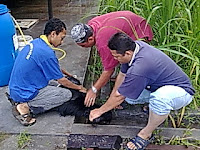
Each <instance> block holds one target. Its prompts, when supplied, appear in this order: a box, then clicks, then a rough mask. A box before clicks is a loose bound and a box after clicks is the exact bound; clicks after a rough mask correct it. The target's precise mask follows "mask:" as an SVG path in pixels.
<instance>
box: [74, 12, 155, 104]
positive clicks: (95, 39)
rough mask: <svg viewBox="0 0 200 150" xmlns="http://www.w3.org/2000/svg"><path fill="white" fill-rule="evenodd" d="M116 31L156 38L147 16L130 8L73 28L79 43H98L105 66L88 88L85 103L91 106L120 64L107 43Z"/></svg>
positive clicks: (88, 45) (145, 37) (86, 44)
mask: <svg viewBox="0 0 200 150" xmlns="http://www.w3.org/2000/svg"><path fill="white" fill-rule="evenodd" d="M117 32H122V33H125V34H126V35H128V36H130V37H131V38H132V39H133V40H138V39H145V41H151V40H152V38H153V33H152V30H151V27H150V26H149V25H148V24H147V22H146V20H145V19H144V18H142V17H140V16H138V15H136V14H134V13H132V12H131V11H117V12H111V13H107V14H104V15H101V16H97V17H94V18H93V19H91V20H90V21H89V22H88V23H87V24H81V23H80V24H76V25H75V26H74V27H73V28H72V30H71V37H72V39H73V40H74V41H75V42H76V43H77V44H78V45H79V46H82V47H92V46H94V45H95V46H96V48H97V50H98V53H99V55H100V57H101V61H102V64H103V67H104V70H103V72H102V74H101V76H100V78H99V79H98V80H97V81H96V83H95V84H94V85H93V86H92V88H91V89H89V90H88V92H87V95H86V98H85V105H86V106H88V107H89V106H91V105H93V104H94V103H95V99H96V93H97V91H98V90H100V89H101V87H103V86H104V85H105V84H106V83H107V82H108V81H109V79H110V77H111V75H112V74H113V72H114V69H115V67H116V66H117V65H118V64H119V62H118V61H117V60H115V59H114V57H113V56H112V54H111V52H110V49H109V48H108V46H107V45H108V41H109V39H110V38H111V37H112V36H113V35H114V34H115V33H117Z"/></svg>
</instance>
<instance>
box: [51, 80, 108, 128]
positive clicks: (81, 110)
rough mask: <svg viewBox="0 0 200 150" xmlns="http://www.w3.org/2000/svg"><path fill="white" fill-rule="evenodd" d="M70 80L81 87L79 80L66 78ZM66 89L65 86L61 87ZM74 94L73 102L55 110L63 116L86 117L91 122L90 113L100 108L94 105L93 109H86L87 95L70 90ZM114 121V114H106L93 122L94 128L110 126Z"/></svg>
mask: <svg viewBox="0 0 200 150" xmlns="http://www.w3.org/2000/svg"><path fill="white" fill-rule="evenodd" d="M66 78H67V79H68V80H70V81H72V82H73V83H75V84H77V85H80V81H79V80H77V79H76V78H74V77H66ZM61 87H63V88H65V87H64V86H61ZM69 90H70V91H71V92H72V98H71V100H69V101H67V102H65V103H64V104H63V105H61V106H58V107H57V108H55V109H54V110H56V111H58V112H59V114H60V115H61V116H67V115H72V116H76V117H84V118H86V119H87V120H88V122H89V114H90V111H91V110H93V109H95V108H99V107H100V106H99V105H97V104H94V105H93V106H91V107H85V105H84V100H85V96H86V93H82V92H79V91H78V90H74V89H69ZM111 119H112V112H111V111H109V112H106V113H104V114H103V115H101V116H100V117H98V118H96V119H94V120H93V122H89V123H92V124H93V125H94V126H95V125H96V124H110V122H111Z"/></svg>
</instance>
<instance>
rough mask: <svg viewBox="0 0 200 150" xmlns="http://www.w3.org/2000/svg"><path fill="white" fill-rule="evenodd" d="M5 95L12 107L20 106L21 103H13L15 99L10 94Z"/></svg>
mask: <svg viewBox="0 0 200 150" xmlns="http://www.w3.org/2000/svg"><path fill="white" fill-rule="evenodd" d="M5 94H6V97H7V98H8V101H9V102H10V103H11V105H12V106H16V105H18V104H19V103H17V102H15V101H13V99H12V98H11V97H10V95H9V94H8V92H6V93H5Z"/></svg>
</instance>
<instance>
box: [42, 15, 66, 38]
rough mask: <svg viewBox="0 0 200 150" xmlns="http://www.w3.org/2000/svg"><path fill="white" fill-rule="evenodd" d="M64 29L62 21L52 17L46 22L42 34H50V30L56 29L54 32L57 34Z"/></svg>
mask: <svg viewBox="0 0 200 150" xmlns="http://www.w3.org/2000/svg"><path fill="white" fill-rule="evenodd" d="M64 29H65V30H66V26H65V24H64V22H62V21H61V20H60V19H58V18H52V19H50V20H49V21H48V22H47V23H46V25H45V29H44V34H45V35H46V36H48V35H49V34H51V32H52V31H56V34H57V35H58V34H59V33H60V32H62V31H63V30H64Z"/></svg>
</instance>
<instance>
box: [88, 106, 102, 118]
mask: <svg viewBox="0 0 200 150" xmlns="http://www.w3.org/2000/svg"><path fill="white" fill-rule="evenodd" d="M101 115H102V113H101V111H100V109H99V108H97V109H93V110H92V111H90V116H89V120H90V121H93V120H94V119H96V118H98V117H100V116H101Z"/></svg>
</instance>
